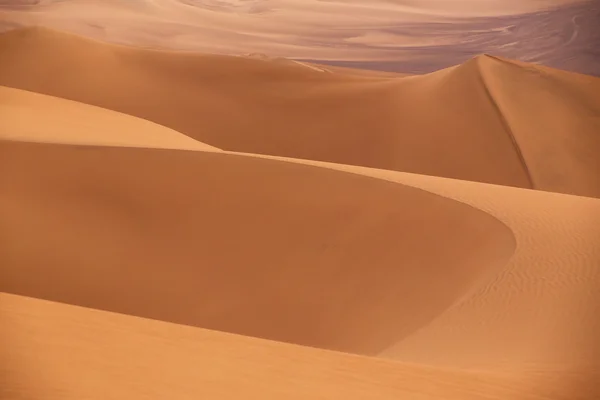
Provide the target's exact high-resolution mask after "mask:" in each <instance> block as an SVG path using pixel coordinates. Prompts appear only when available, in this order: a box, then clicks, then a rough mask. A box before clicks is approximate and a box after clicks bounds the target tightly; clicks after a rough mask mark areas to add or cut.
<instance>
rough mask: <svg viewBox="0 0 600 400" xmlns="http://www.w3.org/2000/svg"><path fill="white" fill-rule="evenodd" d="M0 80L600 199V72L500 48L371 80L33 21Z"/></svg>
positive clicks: (238, 135)
mask: <svg viewBox="0 0 600 400" xmlns="http://www.w3.org/2000/svg"><path fill="white" fill-rule="evenodd" d="M50 55H52V56H50ZM57 55H60V57H59V56H57ZM40 59H47V60H48V62H49V63H52V64H51V65H50V64H41V63H39V61H38V60H40ZM74 65H76V66H77V68H73V66H74ZM67 71H68V73H67ZM564 79H566V80H567V81H568V82H569V84H568V85H565V84H564V83H563V80H564ZM505 81H512V82H516V83H514V84H512V85H509V86H507V85H503V84H502V82H505ZM0 84H1V85H5V86H11V87H16V88H19V89H25V90H30V91H35V92H40V93H44V94H48V95H52V96H58V97H62V98H67V99H70V100H75V101H79V102H83V103H87V104H93V105H96V106H100V107H104V108H108V109H112V110H115V111H119V112H122V113H126V114H130V115H134V116H137V117H140V118H144V119H147V120H150V121H153V122H155V123H158V124H160V125H163V126H166V127H169V128H172V129H175V130H177V131H178V132H181V133H183V134H185V135H188V136H190V137H192V138H195V139H197V140H199V141H201V142H203V143H206V144H209V145H212V146H215V147H218V148H221V149H223V150H229V151H239V152H248V153H259V154H268V155H278V156H286V157H292V158H300V159H311V160H319V161H328V162H335V163H342V164H350V165H359V166H366V167H375V168H383V169H389V170H397V171H405V172H413V173H419V174H425V175H434V176H442V177H448V178H455V179H464V180H473V181H478V182H485V183H494V184H501V185H508V186H516V187H522V188H535V189H541V190H551V191H557V192H561V193H569V194H576V195H583V196H591V197H600V181H599V180H598V179H596V175H595V171H597V170H598V168H600V164H599V162H598V158H597V157H595V152H594V149H595V148H597V147H598V146H599V141H600V138H598V135H596V134H595V132H597V130H598V129H600V125H599V123H598V119H597V118H596V117H595V115H596V114H597V113H600V101H599V100H598V97H597V96H595V95H594V93H597V90H600V79H599V78H593V77H588V76H583V75H579V74H571V73H567V72H563V71H556V70H552V69H548V68H543V67H537V66H533V65H529V64H528V65H527V66H526V67H525V66H522V65H518V64H515V63H511V62H508V61H506V60H503V59H498V58H494V57H490V56H479V57H476V58H474V59H472V60H470V61H468V62H466V63H465V64H462V65H460V66H457V67H452V68H448V69H445V70H441V71H438V72H435V73H432V74H428V75H423V76H410V77H402V78H400V77H398V78H395V77H390V78H384V77H381V76H380V75H377V76H376V77H373V78H371V77H369V76H368V75H363V76H360V75H356V74H345V73H341V72H338V73H322V72H319V71H315V70H313V69H309V68H305V67H303V66H301V65H298V64H296V63H292V62H285V60H284V61H281V62H278V61H269V60H264V59H257V58H247V57H246V58H243V57H226V56H216V55H197V54H193V53H192V54H190V53H178V52H165V51H153V50H144V49H137V48H128V47H118V46H114V45H109V44H105V43H101V42H96V41H92V40H89V39H84V38H80V37H76V36H72V35H69V34H64V33H61V32H58V31H51V30H48V29H45V28H26V29H23V30H15V31H11V32H8V33H5V34H4V35H2V36H0ZM513 85H514V86H513ZM528 93H533V94H528ZM535 93H543V95H542V94H540V95H537V94H535ZM535 96H538V97H540V98H538V97H535ZM457 99H459V100H460V101H457ZM538 103H539V106H538ZM233 110H235V118H232V117H231V114H232V112H233ZM431 110H436V112H435V114H433V115H432V113H431ZM528 113H532V114H533V113H537V114H540V113H541V114H543V115H544V117H543V118H537V117H536V118H528V115H529V114H528ZM458 115H460V116H461V117H457V116H458ZM366 127H368V129H366ZM415 132H418V135H417V134H415ZM542 134H543V135H544V136H547V137H549V138H551V139H550V141H546V140H545V139H544V138H542V139H540V140H539V141H538V140H537V138H538V137H539V136H540V135H542ZM537 142H540V144H541V145H542V147H540V146H536V145H535V143H537ZM528 143H533V146H532V145H531V144H528ZM555 161H556V162H555ZM564 168H567V169H568V172H566V173H565V170H564ZM592 171H593V172H592ZM590 173H591V175H590Z"/></svg>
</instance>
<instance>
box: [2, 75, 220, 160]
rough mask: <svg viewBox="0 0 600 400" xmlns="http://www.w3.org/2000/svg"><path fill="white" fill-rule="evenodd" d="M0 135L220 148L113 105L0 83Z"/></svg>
mask: <svg viewBox="0 0 600 400" xmlns="http://www.w3.org/2000/svg"><path fill="white" fill-rule="evenodd" d="M0 120H1V121H2V123H1V124H0V139H5V140H6V139H9V140H18V141H30V142H50V143H66V144H85V145H104V146H127V147H151V148H166V149H181V150H218V149H217V148H215V147H213V146H209V145H206V144H204V143H200V142H198V141H196V140H194V139H191V138H189V137H187V136H185V135H182V134H181V133H179V132H175V131H173V130H172V129H169V128H166V127H163V126H160V125H157V124H154V123H152V122H149V121H146V120H143V119H140V118H136V117H133V116H130V115H125V114H121V113H118V112H115V111H110V110H106V109H102V108H100V107H94V106H90V105H87V104H82V103H77V102H74V101H70V100H65V99H60V98H56V97H52V96H47V95H42V94H39V93H32V92H28V91H25V90H19V89H13V88H8V87H2V86H0Z"/></svg>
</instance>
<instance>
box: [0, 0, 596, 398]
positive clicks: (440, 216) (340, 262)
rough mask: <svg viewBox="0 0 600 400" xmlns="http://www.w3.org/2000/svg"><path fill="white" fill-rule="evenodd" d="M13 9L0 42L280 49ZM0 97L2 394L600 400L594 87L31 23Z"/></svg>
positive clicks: (438, 6) (212, 6)
mask: <svg viewBox="0 0 600 400" xmlns="http://www.w3.org/2000/svg"><path fill="white" fill-rule="evenodd" d="M26 3H29V2H21V1H19V2H12V1H2V0H0V9H1V10H8V9H10V10H9V11H1V10H0V20H2V19H4V18H6V20H7V21H9V22H10V23H13V22H15V21H17V22H16V23H17V24H19V23H22V22H32V20H29V21H26V20H27V19H29V18H33V19H35V18H44V20H45V21H46V22H47V24H46V25H50V26H52V24H58V25H60V26H66V25H65V23H66V21H70V22H69V24H71V28H73V29H71V30H73V31H77V30H78V29H80V27H81V21H82V20H81V19H80V17H81V16H83V15H86V13H87V15H90V12H92V11H94V12H95V15H97V17H98V21H97V22H98V24H99V25H98V26H95V27H93V26H90V29H92V30H93V29H103V28H102V26H103V25H102V24H104V22H106V20H107V19H110V18H112V19H114V18H120V20H119V21H120V22H119V23H118V24H117V23H115V25H113V28H115V29H117V30H118V29H120V28H119V27H126V28H127V31H126V32H123V31H122V32H117V36H119V35H122V36H123V37H128V38H130V39H132V38H133V39H136V40H137V43H138V44H139V39H140V38H142V39H143V38H144V37H145V36H144V35H141V36H140V37H138V38H135V37H134V36H130V35H131V33H132V32H136V34H140V33H141V32H142V31H140V27H141V26H151V25H152V24H154V23H156V22H157V21H159V20H160V21H162V22H165V21H170V22H173V23H175V22H176V21H177V24H180V23H182V21H188V22H189V23H191V21H193V20H197V19H198V16H199V15H203V16H204V17H205V20H204V22H203V23H205V24H207V26H209V25H211V24H212V26H213V27H214V28H219V29H221V30H220V31H223V29H222V24H223V21H235V23H236V24H238V25H236V26H237V28H236V29H237V32H233V33H231V35H232V36H229V37H228V38H225V41H227V40H229V41H231V40H233V41H235V40H237V39H239V35H240V34H244V32H245V34H249V33H252V34H258V33H260V29H267V30H269V29H275V26H273V25H265V26H263V27H254V28H253V27H252V26H251V25H248V24H249V21H252V20H253V18H254V17H248V15H263V14H264V12H265V11H268V10H270V7H272V6H273V4H275V3H272V2H251V4H250V3H248V2H235V1H229V2H210V1H188V0H186V1H174V0H156V1H152V2H148V1H139V2H129V3H119V4H117V3H116V2H115V3H114V4H113V3H112V2H104V3H100V2H95V1H85V2H84V1H72V2H55V1H51V0H49V1H43V2H39V4H37V5H35V6H33V8H32V6H31V5H29V4H26ZM292 3H293V4H292ZM322 3H323V5H322V7H324V8H323V9H327V10H330V11H331V10H334V9H337V10H340V11H342V10H345V11H347V10H352V12H350V13H345V14H343V15H341V16H340V21H336V24H342V25H343V24H345V23H349V22H351V21H353V18H356V20H357V21H358V20H361V21H363V22H364V21H365V20H369V19H372V20H373V21H375V20H377V19H380V22H381V21H383V19H385V18H392V17H393V16H394V15H393V14H394V13H397V14H396V15H399V14H401V13H402V12H403V13H405V14H406V12H407V10H408V9H410V4H408V3H407V2H399V1H398V2H396V1H385V2H384V1H377V2H373V4H370V5H369V6H368V7H366V6H364V5H363V3H361V2H357V1H351V0H340V1H331V2H330V1H327V2H322ZM488 3H489V4H488ZM492 3H493V4H492ZM521 3H523V2H520V3H518V4H521ZM276 4H279V5H280V6H282V5H285V4H287V5H286V7H284V8H285V9H286V12H283V13H281V14H279V15H277V18H283V19H277V18H274V19H269V21H270V23H271V24H272V23H273V21H279V23H281V21H285V18H291V16H292V14H290V13H291V12H292V11H293V13H295V14H294V18H296V21H297V20H298V18H299V16H300V17H302V18H305V19H306V22H309V21H313V22H315V21H316V22H319V21H320V20H319V18H320V17H319V13H315V12H314V10H311V8H310V5H306V4H304V2H302V3H301V2H295V1H291V0H285V1H281V2H277V3H276ZM478 4H479V3H478ZM494 4H496V5H498V4H499V3H497V2H486V5H481V4H480V5H479V6H477V7H475V6H474V3H473V2H470V1H464V2H461V4H460V5H457V8H455V9H456V10H460V9H461V8H460V7H462V6H464V7H471V6H473V10H472V12H473V13H480V14H481V13H483V11H482V10H486V8H485V7H488V8H487V10H488V11H490V10H492V11H490V13H492V14H494V15H498V13H501V10H499V9H494ZM523 4H524V3H523ZM547 4H549V2H546V1H542V2H537V3H536V4H534V2H530V3H528V5H527V6H526V7H532V9H536V10H539V7H541V6H542V5H547ZM554 4H556V2H554ZM225 6H227V7H225ZM406 7H408V9H407V8H406ZM444 7H445V5H444V4H442V2H438V1H435V0H432V1H427V2H423V4H422V5H421V6H420V8H419V9H418V10H420V13H421V15H426V16H428V17H430V18H433V17H435V16H436V15H438V14H440V13H441V12H442V11H443V8H444ZM478 7H483V8H478ZM503 7H504V8H503V10H504V11H503V12H505V13H510V12H521V11H522V10H520V9H518V7H524V6H522V5H521V6H518V7H517V3H516V2H506V3H505V4H504V6H503ZM32 10H37V12H38V14H37V17H35V18H34V17H32V15H35V13H32V12H31V11H32ZM159 10H161V11H160V12H158V11H159ZM257 10H258V11H257ZM273 10H274V11H271V12H275V13H276V14H277V11H276V10H277V8H274V9H273ZM290 10H292V11H290ZM358 10H360V12H358ZM402 10H403V11H402ZM84 11H85V12H84ZM109 11H110V12H116V13H113V14H111V13H110V12H109ZM184 11H189V12H190V13H191V14H189V15H188V16H187V17H186V13H185V12H184ZM299 11H302V12H299ZM461 12H463V11H461ZM417 14H418V13H417ZM550 14H551V13H550V12H548V13H547V15H550ZM16 15H18V16H19V18H21V17H22V18H24V20H22V21H20V22H19V21H18V20H19V18H15V16H16ZM236 15H237V17H236ZM329 15H330V14H329ZM544 15H546V14H544ZM578 15H579V14H578ZM7 16H8V17H7ZM322 16H323V15H321V17H322ZM577 18H578V17H574V19H573V24H574V25H577V22H578V21H579V20H577ZM103 21H104V22H103ZM69 24H67V25H69ZM145 24H150V25H145ZM244 27H245V28H244ZM287 28H289V29H294V28H293V26H290V27H287ZM576 28H577V26H576ZM173 29H174V31H175V27H173ZM177 29H179V25H178V26H177ZM244 29H248V31H244ZM278 29H279V28H278ZM174 31H173V32H174ZM271 33H272V32H271ZM296 33H297V34H299V33H300V31H298V32H296ZM584 33H585V31H584V30H577V31H574V33H573V34H572V35H571V38H573V37H575V36H577V35H583V34H584ZM262 34H266V33H265V32H263V33H262ZM315 34H316V35H317V36H318V35H319V33H318V32H315ZM152 35H154V36H156V35H157V32H156V31H153V32H151V35H149V36H152ZM236 35H238V36H236ZM91 36H94V35H91ZM167 36H168V35H167ZM267 36H268V35H267ZM267 36H265V37H264V38H265V40H267ZM369 37H370V38H371V39H373V38H379V39H381V38H382V37H383V36H381V35H380V36H378V35H377V34H373V35H371V36H369ZM236 38H237V39H236ZM363 39H364V38H363ZM207 40H208V39H207ZM273 40H274V39H273V37H271V36H269V38H268V40H267V41H273ZM184 41H185V40H184ZM208 41H209V42H210V40H208ZM569 41H574V39H573V40H571V39H569ZM283 42H284V41H283V40H282V41H281V42H278V43H279V44H281V43H283ZM219 43H221V42H218V41H215V46H220V45H222V43H221V44H219ZM332 43H334V42H332ZM540 50H542V49H540ZM342 52H343V51H342ZM291 53H293V51H292V52H291ZM336 54H337V55H338V56H339V55H340V53H336ZM0 85H3V86H0V321H2V329H0V341H2V343H6V344H7V345H5V346H0V398H1V399H7V400H22V399H32V400H34V399H35V400H37V399H49V400H55V399H56V400H58V399H60V400H63V399H65V400H70V399H72V400H75V399H77V400H78V399H83V398H86V399H103V400H104V399H121V398H123V397H126V398H131V399H150V398H152V399H154V398H172V399H182V400H183V399H191V398H215V399H230V398H231V399H234V398H235V399H237V398H248V399H261V400H262V399H281V398H285V399H307V398H311V399H312V398H314V399H331V400H334V399H335V400H337V399H350V400H353V399H361V400H362V399H364V400H366V399H385V400H387V399H389V400H392V399H398V398H403V399H404V398H405V399H409V400H434V399H436V400H437V399H449V400H459V399H461V400H462V399H467V400H483V399H488V400H508V399H511V400H512V399H515V400H542V399H543V400H563V399H564V400H578V399H579V400H596V399H598V398H600V385H599V384H598V382H600V345H599V342H598V336H599V335H598V333H599V332H600V269H599V268H600V241H599V240H598V238H600V176H599V174H600V159H599V158H598V157H597V155H598V152H599V151H600V137H599V136H598V133H599V132H600V118H599V116H600V96H599V93H600V79H598V78H593V77H590V76H585V75H580V74H574V73H570V72H565V71H561V70H556V69H552V68H548V67H543V66H539V65H534V64H530V63H523V62H519V61H514V60H511V59H506V58H501V57H495V56H490V55H480V56H477V57H475V58H472V59H470V60H469V61H467V62H465V63H462V64H460V65H456V66H453V67H450V68H446V69H442V70H439V71H436V72H434V73H431V74H426V75H415V76H403V75H400V74H393V73H381V72H373V71H364V70H353V69H348V68H342V67H330V66H321V65H318V64H313V63H310V62H304V61H298V60H292V59H287V58H282V57H278V56H273V54H260V53H258V54H254V53H253V54H246V55H239V56H235V57H234V56H223V55H208V54H199V53H192V52H180V51H165V50H156V49H154V50H149V49H141V48H134V47H125V46H120V45H115V44H107V43H103V42H98V41H94V40H91V39H86V38H83V37H78V36H74V35H72V34H68V33H63V32H59V31H54V30H50V29H47V28H27V29H17V30H12V31H10V32H6V33H3V34H0ZM531 189H534V190H531Z"/></svg>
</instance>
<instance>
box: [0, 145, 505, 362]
mask: <svg viewBox="0 0 600 400" xmlns="http://www.w3.org/2000/svg"><path fill="white" fill-rule="evenodd" d="M0 154H1V155H2V160H3V161H2V163H3V166H4V171H5V172H4V173H2V174H0V181H2V182H4V184H3V185H2V188H1V189H0V198H1V199H2V200H0V205H1V207H0V210H1V211H0V212H1V213H2V214H1V218H0V219H1V220H2V221H4V223H5V225H6V229H5V232H10V235H8V234H7V235H3V236H4V237H3V238H2V240H1V242H2V243H3V244H2V245H0V260H1V264H2V268H1V272H2V277H3V279H2V283H1V284H0V290H2V291H5V292H10V293H16V294H22V295H27V296H33V297H40V298H46V299H48V300H56V301H62V302H67V303H73V304H80V305H84V306H87V307H93V308H99V309H105V310H108V311H118V312H123V313H129V314H133V315H139V316H142V317H150V318H155V319H160V320H166V321H171V322H178V323H183V324H189V325H194V326H200V327H204V328H210V329H217V330H223V331H230V332H234V333H240V334H244V335H250V336H258V337H263V338H268V339H274V340H279V341H287V342H292V343H297V344H303V345H308V346H313V347H323V348H329V349H335V350H343V351H347V352H355V353H361V354H373V355H375V354H377V353H378V352H380V351H382V350H384V349H385V348H386V347H389V346H390V345H392V344H393V343H396V342H397V341H398V340H400V338H402V337H405V336H407V335H409V334H410V333H412V331H413V330H415V329H418V328H420V327H421V326H422V325H423V324H426V323H428V322H429V321H430V320H431V319H433V318H435V317H436V316H437V315H438V314H440V313H441V312H443V311H444V310H445V309H447V308H448V307H449V306H451V305H452V304H453V303H454V302H455V301H457V300H458V299H459V298H460V297H462V296H463V292H464V291H465V290H469V288H470V287H471V285H474V284H476V283H477V282H479V281H480V280H481V279H482V278H485V277H487V276H488V275H490V274H493V273H494V270H495V268H500V267H502V266H503V265H504V263H505V262H506V260H507V259H508V258H509V257H510V256H511V255H512V252H513V249H514V239H513V236H512V234H511V232H510V231H509V230H508V229H506V228H505V227H504V226H503V225H502V224H500V223H498V222H497V221H496V220H494V219H493V218H490V217H489V216H487V215H486V214H484V213H481V212H479V211H474V210H472V209H471V208H470V207H467V206H464V205H462V204H459V203H456V202H454V201H449V200H446V199H444V198H441V197H439V196H434V195H431V194H428V193H426V192H423V191H420V190H414V189H411V188H408V187H404V186H401V185H397V184H392V183H389V182H385V181H380V180H375V179H371V178H364V177H361V176H358V175H352V174H345V173H340V172H335V171H328V170H322V169H320V168H315V167H310V166H302V165H299V164H291V163H286V162H280V161H275V160H264V159H258V158H252V157H247V156H240V155H233V154H223V153H220V152H216V153H212V152H208V153H207V152H181V153H179V154H175V153H172V152H168V151H159V150H151V149H146V150H142V149H130V148H129V149H128V148H108V147H93V148H91V147H90V148H87V149H83V148H77V147H72V146H63V145H61V146H57V145H43V144H34V143H31V144H23V143H16V142H0ZM48 187H51V188H53V189H52V190H48V189H47V188H48ZM241 198H243V199H244V202H243V204H240V201H239V199H241ZM36 199H38V200H36ZM417 204H418V205H419V206H418V207H417ZM58 221H61V222H60V224H59V225H60V227H57V223H58ZM50 232H52V235H51V238H50V237H49V236H50ZM457 232H460V239H458V238H457V239H456V240H453V241H448V242H445V240H444V238H445V237H446V236H447V235H450V234H456V233H457ZM44 237H48V238H46V239H42V238H44ZM432 240H433V242H431V241H432ZM25 243H28V244H27V245H26V246H24V244H25ZM65 243H71V244H72V245H74V246H75V244H76V246H75V247H68V248H67V247H65V246H64V244H65ZM432 243H435V244H432ZM61 249H63V250H61ZM74 249H76V250H74ZM275 249H276V250H275ZM431 250H435V251H431ZM165 265H169V267H168V268H165ZM432 274H433V275H436V276H437V278H431V275H432ZM117 277H118V278H117ZM49 279H55V280H58V281H68V280H73V281H76V282H78V284H77V285H69V286H67V287H62V288H61V286H58V287H55V286H54V285H48V284H47V282H48V280H49ZM417 282H420V284H418V285H417ZM451 282H454V283H455V284H456V286H454V283H451ZM175 288H177V289H175ZM414 288H418V290H414ZM104 293H112V294H111V296H110V297H106V296H104ZM132 293H135V296H134V297H132ZM303 293H311V295H310V297H309V298H304V297H305V295H303ZM428 293H436V294H435V296H432V295H430V294H428ZM217 299H222V300H217ZM425 300H426V301H425ZM419 303H426V304H427V306H422V308H421V309H420V312H419V313H418V314H414V312H413V310H412V305H413V304H419ZM187 304H193V305H194V306H193V307H192V310H188V307H187V306H186V305H187ZM292 315H293V316H294V317H293V318H291V316H292ZM265 320H269V321H271V322H272V323H271V324H268V325H265V324H262V323H259V324H257V323H256V322H257V321H265Z"/></svg>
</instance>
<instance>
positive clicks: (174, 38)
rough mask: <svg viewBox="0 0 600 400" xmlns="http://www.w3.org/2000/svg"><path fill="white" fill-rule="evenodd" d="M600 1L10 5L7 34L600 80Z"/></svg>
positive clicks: (72, 0) (4, 15)
mask: <svg viewBox="0 0 600 400" xmlns="http://www.w3.org/2000/svg"><path fill="white" fill-rule="evenodd" d="M599 20H600V2H599V1H598V0H587V1H585V0H485V1H479V0H450V1H444V0H419V1H410V0H369V1H362V0H225V1H223V0H137V1H93V0H92V1H90V0H69V1H57V0H39V1H35V0H33V1H28V0H22V1H19V0H3V1H0V29H2V28H3V27H4V29H10V28H13V27H15V26H24V25H25V26H28V25H42V26H46V27H50V28H55V29H60V30H65V31H68V32H72V33H77V34H80V35H84V36H88V37H92V38H96V39H102V40H106V41H109V42H114V43H122V44H131V45H136V46H143V47H150V48H167V49H180V50H191V51H199V52H209V53H220V54H246V53H262V54H267V55H269V56H273V57H287V58H293V59H297V60H305V61H313V62H318V63H326V64H329V65H338V66H347V67H357V68H367V69H375V70H384V71H396V72H404V73H426V72H433V71H436V70H438V69H442V68H446V67H450V66H453V65H456V64H460V63H463V62H465V61H466V60H468V59H469V58H471V57H473V56H475V55H478V54H481V53H492V54H494V55H497V56H502V57H507V58H510V59H516V60H521V61H526V62H535V63H541V64H544V65H548V66H552V67H555V68H561V69H566V70H571V71H575V72H580V73H585V74H591V75H600V56H599V55H598V48H600V27H599V24H598V21H599Z"/></svg>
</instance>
